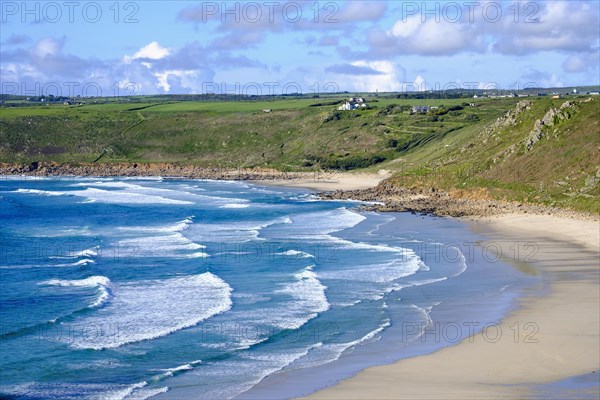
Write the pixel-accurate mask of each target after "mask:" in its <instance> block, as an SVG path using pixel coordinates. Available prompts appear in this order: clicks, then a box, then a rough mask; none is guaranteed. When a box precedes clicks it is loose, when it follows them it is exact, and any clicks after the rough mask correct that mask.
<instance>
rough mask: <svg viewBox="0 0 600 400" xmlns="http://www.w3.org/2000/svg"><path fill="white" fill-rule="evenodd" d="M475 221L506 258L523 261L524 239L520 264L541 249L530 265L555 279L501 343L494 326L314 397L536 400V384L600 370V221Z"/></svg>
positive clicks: (510, 320)
mask: <svg viewBox="0 0 600 400" xmlns="http://www.w3.org/2000/svg"><path fill="white" fill-rule="evenodd" d="M472 224H473V228H474V229H475V230H476V231H478V232H480V233H482V234H485V235H486V236H487V237H488V238H490V240H494V241H496V242H497V243H498V244H499V245H500V248H502V251H503V252H505V253H504V254H505V256H506V255H509V257H505V258H515V257H514V244H515V243H516V244H517V246H518V247H519V248H521V249H522V250H521V252H520V253H521V254H520V255H519V256H518V257H516V258H515V259H514V260H513V262H514V263H515V264H517V265H518V266H520V267H523V262H524V261H525V260H524V259H525V258H527V257H528V256H529V255H531V252H532V251H535V254H534V255H533V257H529V261H528V264H529V267H533V269H534V270H535V271H536V272H537V273H541V274H543V277H544V278H545V279H546V280H547V281H549V282H550V285H549V290H548V293H547V294H545V295H544V296H541V297H540V296H539V295H537V294H536V295H531V296H527V295H526V296H525V297H524V298H522V299H521V300H520V307H519V308H518V309H517V310H516V311H514V312H513V313H511V314H510V315H509V316H507V317H506V318H505V319H504V320H503V321H502V322H501V324H500V325H499V326H500V328H501V330H502V335H501V336H500V337H499V339H498V340H497V341H495V340H491V339H494V338H495V336H496V334H497V333H498V332H499V331H497V330H496V328H494V329H493V330H492V331H489V332H486V333H487V336H484V335H483V334H482V333H479V334H476V335H474V336H473V337H470V338H468V339H465V340H464V341H463V342H461V343H459V344H458V345H456V346H453V347H447V348H444V349H442V350H440V351H438V352H435V353H433V354H429V355H425V356H420V357H415V358H409V359H406V360H402V361H399V362H397V363H395V364H391V365H385V366H378V367H372V368H368V369H366V370H364V371H362V372H360V373H359V374H358V375H356V376H355V377H353V378H350V379H347V380H344V381H342V382H340V383H339V384H338V385H336V386H333V387H330V388H327V389H325V390H322V391H319V392H317V393H315V394H313V395H311V396H310V397H309V398H311V399H403V398H406V399H467V398H469V399H473V398H476V399H497V398H510V399H513V398H514V399H518V398H530V397H531V396H534V397H535V396H536V395H535V393H532V385H535V384H543V383H548V382H553V381H557V380H560V379H565V378H568V377H572V376H576V375H583V374H590V373H592V372H594V373H596V374H598V373H599V371H598V370H599V368H600V337H599V333H600V281H599V269H600V267H599V263H600V261H599V245H598V244H599V241H600V239H599V237H600V225H599V223H598V222H597V221H577V220H571V219H564V218H556V217H551V216H538V215H509V216H500V217H494V218H493V219H486V220H485V221H478V222H472ZM528 243H532V244H533V247H531V246H529V247H526V246H528ZM511 245H512V246H513V247H511ZM517 326H518V327H519V330H518V334H516V336H515V331H516V328H517ZM592 390H595V389H592Z"/></svg>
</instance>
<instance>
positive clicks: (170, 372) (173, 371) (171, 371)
mask: <svg viewBox="0 0 600 400" xmlns="http://www.w3.org/2000/svg"><path fill="white" fill-rule="evenodd" d="M199 364H202V360H195V361H192V362H190V363H187V364H183V365H179V366H177V367H173V368H165V369H161V370H160V371H163V372H162V373H161V374H158V375H156V376H153V377H152V378H151V379H150V380H151V381H152V382H157V381H160V380H163V379H165V378H170V377H172V376H175V375H177V374H179V373H181V372H185V371H190V370H192V369H194V367H195V366H196V365H199Z"/></svg>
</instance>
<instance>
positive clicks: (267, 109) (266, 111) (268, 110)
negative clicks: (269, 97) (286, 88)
mask: <svg viewBox="0 0 600 400" xmlns="http://www.w3.org/2000/svg"><path fill="white" fill-rule="evenodd" d="M271 111H273V110H271V109H270V108H266V109H264V110H263V112H264V113H270V112H271Z"/></svg>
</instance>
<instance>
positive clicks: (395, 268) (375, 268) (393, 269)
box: [320, 250, 421, 283]
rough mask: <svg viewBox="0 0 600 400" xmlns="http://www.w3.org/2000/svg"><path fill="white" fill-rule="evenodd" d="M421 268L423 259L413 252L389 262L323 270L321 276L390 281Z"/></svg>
mask: <svg viewBox="0 0 600 400" xmlns="http://www.w3.org/2000/svg"><path fill="white" fill-rule="evenodd" d="M409 251H410V250H409ZM419 268H421V259H420V258H419V257H418V256H417V255H416V254H414V253H413V254H411V255H410V256H409V255H406V256H404V257H401V258H396V259H393V260H390V261H387V262H382V263H377V264H363V265H356V266H353V267H351V268H339V269H335V270H328V271H323V272H321V273H320V276H321V278H322V279H339V280H348V281H356V282H371V283H390V282H393V281H395V280H397V279H400V278H404V277H407V276H409V275H413V274H414V273H415V272H417V271H418V270H419Z"/></svg>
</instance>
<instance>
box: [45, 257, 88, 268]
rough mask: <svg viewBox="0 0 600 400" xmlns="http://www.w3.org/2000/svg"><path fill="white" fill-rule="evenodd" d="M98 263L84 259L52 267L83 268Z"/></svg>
mask: <svg viewBox="0 0 600 400" xmlns="http://www.w3.org/2000/svg"><path fill="white" fill-rule="evenodd" d="M95 263H96V261H94V260H92V259H89V258H84V259H82V260H77V261H75V262H72V263H67V264H54V265H52V267H81V266H86V265H89V264H95Z"/></svg>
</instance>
